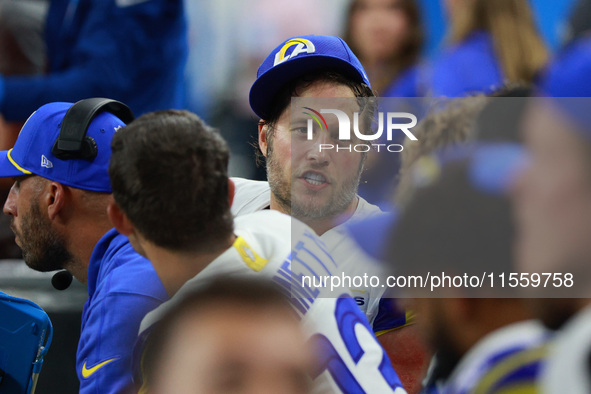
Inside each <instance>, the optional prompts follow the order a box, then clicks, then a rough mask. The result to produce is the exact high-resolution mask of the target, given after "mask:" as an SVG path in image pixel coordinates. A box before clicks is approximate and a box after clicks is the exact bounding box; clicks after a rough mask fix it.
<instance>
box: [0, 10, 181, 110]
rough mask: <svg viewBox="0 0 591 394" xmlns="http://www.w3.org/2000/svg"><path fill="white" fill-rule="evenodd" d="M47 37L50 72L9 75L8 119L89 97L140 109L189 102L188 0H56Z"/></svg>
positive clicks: (3, 105)
mask: <svg viewBox="0 0 591 394" xmlns="http://www.w3.org/2000/svg"><path fill="white" fill-rule="evenodd" d="M126 3H129V4H131V5H126ZM118 4H120V5H118ZM45 36H46V43H47V52H48V53H47V55H48V61H49V69H48V73H47V74H46V75H43V76H14V77H12V76H11V77H5V78H4V97H3V100H1V102H0V112H1V113H2V115H3V116H4V117H5V118H6V119H8V120H11V121H19V120H25V119H26V118H27V117H28V116H29V115H30V114H31V113H33V111H35V110H36V109H37V108H39V107H41V106H42V105H44V104H47V103H49V102H55V101H67V102H75V101H78V100H81V99H84V98H89V97H107V98H111V99H116V100H120V101H123V102H124V103H126V104H128V105H129V106H130V107H131V109H132V110H133V111H134V112H135V114H136V115H141V114H143V113H146V112H150V111H155V110H158V109H168V108H182V107H183V106H184V95H185V94H184V89H183V80H184V68H185V63H186V57H187V52H188V46H187V33H186V21H185V16H184V8H183V0H143V1H141V0H140V1H137V0H136V1H129V0H52V1H51V4H50V8H49V11H48V14H47V20H46V26H45Z"/></svg>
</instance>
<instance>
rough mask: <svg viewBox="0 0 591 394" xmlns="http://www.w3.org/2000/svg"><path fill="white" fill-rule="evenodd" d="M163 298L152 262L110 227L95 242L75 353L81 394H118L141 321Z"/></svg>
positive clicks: (127, 382) (127, 380) (128, 380)
mask: <svg viewBox="0 0 591 394" xmlns="http://www.w3.org/2000/svg"><path fill="white" fill-rule="evenodd" d="M167 299H168V295H167V293H166V290H165V289H164V286H163V285H162V282H161V281H160V278H159V277H158V275H157V274H156V271H155V270H154V268H153V267H152V264H151V263H150V262H149V261H148V260H147V259H145V258H143V257H142V256H140V255H139V254H137V253H136V252H135V251H134V249H133V247H132V246H131V244H130V243H129V240H128V239H127V237H125V236H123V235H121V234H119V233H118V232H117V231H116V230H115V229H112V230H110V231H109V232H107V233H106V234H105V235H104V236H103V237H102V238H101V240H100V241H99V242H98V243H97V244H96V246H95V248H94V250H93V252H92V256H91V258H90V265H89V267H88V300H87V301H86V304H85V305H84V311H83V313H82V331H81V334H80V342H79V344H78V352H77V355H76V372H77V374H78V378H79V380H80V393H92V394H105V393H122V392H126V390H129V388H130V387H131V385H132V363H131V356H132V352H133V346H134V344H135V341H136V338H137V334H138V330H139V327H140V323H141V321H142V319H143V318H144V316H145V315H146V314H147V313H148V312H150V311H151V310H152V309H154V308H156V307H157V306H158V305H160V304H161V303H162V302H164V301H166V300H167Z"/></svg>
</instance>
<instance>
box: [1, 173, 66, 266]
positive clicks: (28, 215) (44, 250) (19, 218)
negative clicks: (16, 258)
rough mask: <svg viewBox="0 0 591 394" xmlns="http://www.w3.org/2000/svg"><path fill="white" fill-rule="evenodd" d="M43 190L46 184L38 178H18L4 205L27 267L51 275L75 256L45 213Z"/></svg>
mask: <svg viewBox="0 0 591 394" xmlns="http://www.w3.org/2000/svg"><path fill="white" fill-rule="evenodd" d="M42 187H43V181H41V180H40V179H39V178H38V177H36V176H28V177H22V178H16V179H15V183H14V185H13V186H12V188H11V189H10V193H9V194H8V198H7V199H6V203H5V204H4V213H5V214H6V215H9V216H10V219H11V220H10V221H11V224H10V228H11V229H12V231H13V233H14V234H15V236H16V237H15V242H16V244H17V245H18V246H19V247H20V248H21V250H22V252H23V259H24V260H25V263H26V264H27V265H28V266H29V267H30V268H32V269H34V270H36V271H42V272H47V271H55V270H58V269H61V268H63V267H64V265H65V264H66V263H68V262H70V261H71V260H72V256H71V255H70V253H69V252H68V251H67V249H66V247H65V241H64V240H63V238H62V237H61V236H60V235H59V234H58V233H57V232H55V231H54V229H53V228H52V225H51V221H50V220H49V218H48V217H47V215H46V214H44V213H43V212H42V209H41V206H40V203H41V202H40V194H41V189H40V188H42Z"/></svg>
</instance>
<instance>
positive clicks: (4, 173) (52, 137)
mask: <svg viewBox="0 0 591 394" xmlns="http://www.w3.org/2000/svg"><path fill="white" fill-rule="evenodd" d="M72 105H73V104H72V103H50V104H46V105H44V106H42V107H41V108H39V109H38V110H37V111H36V112H34V113H33V114H32V115H31V116H30V117H29V119H28V120H27V122H26V123H25V125H24V126H23V128H22V129H21V132H20V134H19V136H18V139H17V140H16V143H15V145H14V148H12V149H10V150H8V151H0V177H2V178H6V177H19V176H23V175H31V174H34V175H38V176H41V177H43V178H47V179H50V180H52V181H56V182H59V183H62V184H64V185H67V186H71V187H75V188H78V189H84V190H91V191H97V192H105V193H111V183H110V181H109V174H108V168H109V160H110V158H111V140H112V139H113V136H114V135H115V132H116V131H117V129H119V128H120V127H123V126H125V123H123V121H121V120H120V119H119V118H118V117H116V116H115V115H113V114H111V113H109V112H101V113H99V114H98V115H96V117H95V118H94V119H93V120H92V122H91V123H90V125H89V127H88V131H87V133H86V135H87V136H88V137H90V138H92V139H93V140H94V142H95V143H96V148H97V156H96V157H95V158H94V159H93V160H92V161H89V160H84V159H68V160H62V159H59V158H57V157H56V156H54V154H53V153H52V148H53V146H54V144H55V142H56V140H57V139H58V136H59V134H60V127H61V124H62V121H63V119H64V116H65V115H66V113H67V112H68V110H69V109H70V107H72Z"/></svg>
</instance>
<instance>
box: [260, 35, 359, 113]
mask: <svg viewBox="0 0 591 394" xmlns="http://www.w3.org/2000/svg"><path fill="white" fill-rule="evenodd" d="M320 70H330V71H339V72H341V73H343V74H344V75H345V76H347V77H350V78H352V79H353V80H355V81H357V82H363V83H365V84H366V85H367V86H370V87H371V85H370V83H369V79H368V78H367V74H366V73H365V70H364V69H363V66H362V65H361V62H359V59H357V56H355V54H353V52H352V51H351V49H350V48H349V46H348V45H347V44H346V43H345V41H343V40H342V39H341V38H339V37H334V36H319V35H307V36H298V37H292V38H290V39H288V40H286V41H284V42H282V43H281V44H280V45H279V46H277V48H275V49H274V50H273V51H272V52H271V53H270V54H269V56H267V58H266V59H265V61H264V62H263V64H261V66H260V67H259V69H258V71H257V80H256V81H255V82H254V84H253V85H252V87H251V88H250V107H251V108H252V110H253V111H254V113H255V114H257V115H258V116H259V117H260V118H261V119H268V117H269V111H270V110H271V108H272V104H273V100H274V98H275V95H276V94H277V92H279V90H280V89H281V88H282V87H283V86H284V85H285V84H287V83H289V82H291V81H292V80H294V79H296V78H298V77H301V76H302V75H304V74H307V73H310V72H314V71H320Z"/></svg>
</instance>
